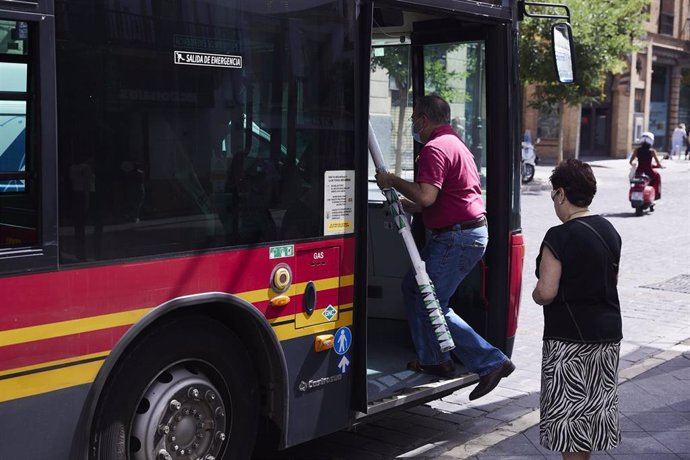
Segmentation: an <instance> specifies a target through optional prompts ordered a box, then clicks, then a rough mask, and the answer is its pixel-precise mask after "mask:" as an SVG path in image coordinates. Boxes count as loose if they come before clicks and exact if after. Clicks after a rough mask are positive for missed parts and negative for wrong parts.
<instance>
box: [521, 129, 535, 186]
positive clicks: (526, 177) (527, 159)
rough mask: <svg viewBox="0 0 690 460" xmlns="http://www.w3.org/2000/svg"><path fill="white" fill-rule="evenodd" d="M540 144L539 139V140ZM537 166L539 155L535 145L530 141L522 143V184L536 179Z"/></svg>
mask: <svg viewBox="0 0 690 460" xmlns="http://www.w3.org/2000/svg"><path fill="white" fill-rule="evenodd" d="M537 143H539V139H537ZM536 164H537V154H536V152H535V151H534V145H533V144H532V143H531V142H529V141H522V170H521V176H522V183H523V184H526V183H528V182H531V181H532V179H534V169H535V165H536Z"/></svg>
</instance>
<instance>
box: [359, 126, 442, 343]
mask: <svg viewBox="0 0 690 460" xmlns="http://www.w3.org/2000/svg"><path fill="white" fill-rule="evenodd" d="M369 152H370V153H371V158H372V159H373V160H374V165H376V170H377V171H386V163H385V161H384V160H383V155H382V154H381V147H379V143H378V140H377V139H376V133H374V128H373V127H372V126H371V122H369ZM382 192H383V195H384V196H385V197H386V201H387V202H388V208H389V210H390V212H391V216H393V220H394V221H395V225H396V226H397V227H398V233H399V234H400V236H401V237H402V239H403V242H404V243H405V248H406V249H407V253H408V254H409V256H410V260H411V261H412V267H413V268H414V272H415V279H416V280H417V287H418V288H419V292H420V294H421V295H422V301H423V302H424V305H425V306H426V311H427V314H428V315H429V321H431V325H432V327H433V328H434V332H435V334H436V340H438V344H439V347H440V348H441V351H442V352H446V351H450V350H452V349H453V348H455V343H453V338H452V337H451V335H450V330H449V329H448V324H447V323H446V318H445V316H443V310H441V305H440V304H439V302H438V298H437V297H436V290H435V289H434V285H433V283H432V282H431V279H429V275H428V274H427V272H426V265H425V264H424V261H423V260H422V258H421V257H420V255H419V251H418V250H417V245H416V244H415V242H414V238H413V237H412V231H411V230H410V223H409V222H408V220H407V216H406V215H405V212H404V211H403V209H402V205H401V204H400V200H399V199H398V193H397V192H396V191H395V190H394V189H392V188H389V189H384V190H382Z"/></svg>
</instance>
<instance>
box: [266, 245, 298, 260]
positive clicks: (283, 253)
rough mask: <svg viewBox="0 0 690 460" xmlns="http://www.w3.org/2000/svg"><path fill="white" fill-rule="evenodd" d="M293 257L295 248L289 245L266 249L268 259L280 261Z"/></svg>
mask: <svg viewBox="0 0 690 460" xmlns="http://www.w3.org/2000/svg"><path fill="white" fill-rule="evenodd" d="M294 255H295V246H294V245H293V244H289V245H287V246H273V247H271V248H268V258H269V259H282V258H284V257H292V256H294Z"/></svg>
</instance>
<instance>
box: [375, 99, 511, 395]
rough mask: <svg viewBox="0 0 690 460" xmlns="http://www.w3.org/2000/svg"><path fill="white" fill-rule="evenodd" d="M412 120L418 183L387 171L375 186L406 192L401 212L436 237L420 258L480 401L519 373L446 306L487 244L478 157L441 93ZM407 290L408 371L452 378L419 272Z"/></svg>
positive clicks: (422, 103) (419, 104) (407, 281)
mask: <svg viewBox="0 0 690 460" xmlns="http://www.w3.org/2000/svg"><path fill="white" fill-rule="evenodd" d="M410 119H411V121H412V136H413V137H414V139H415V141H416V142H418V143H421V144H424V147H423V148H422V150H421V151H420V152H419V156H418V157H417V167H418V172H417V177H416V180H415V182H409V181H406V180H405V179H402V178H400V177H398V176H396V175H394V174H390V173H387V172H385V171H379V172H377V173H376V182H377V184H378V186H379V187H380V188H381V189H386V188H391V187H393V188H395V189H396V190H397V191H398V192H400V193H402V194H403V195H404V196H405V199H403V200H401V202H402V206H403V208H404V209H405V210H406V211H407V212H414V213H421V214H422V220H423V221H424V225H425V226H426V227H427V228H428V229H429V230H430V231H431V235H430V238H429V239H428V241H427V244H426V246H425V247H424V249H423V250H422V252H421V257H422V260H424V262H425V263H426V269H427V272H428V274H429V278H431V281H432V283H433V284H434V287H435V289H436V296H437V297H438V301H439V304H440V306H441V309H442V310H443V315H444V316H445V318H446V322H447V323H448V329H449V330H450V334H451V336H452V337H453V341H454V342H455V349H453V350H452V353H453V356H454V357H455V358H456V359H458V360H460V361H461V362H462V363H463V365H464V366H465V367H466V368H467V369H469V370H470V371H471V372H475V373H477V374H478V375H479V383H478V384H477V386H476V387H475V388H474V389H473V390H472V392H471V393H470V396H469V398H470V400H474V399H477V398H480V397H482V396H484V395H486V394H487V393H489V392H490V391H491V390H493V389H494V388H496V385H498V382H499V381H500V380H501V379H502V378H503V377H507V376H508V375H510V373H511V372H513V370H514V369H515V366H514V365H513V363H512V362H511V361H510V359H508V357H507V356H506V355H504V354H503V352H502V351H501V350H499V349H498V348H496V347H494V346H493V345H491V344H490V343H489V342H487V341H486V340H484V338H483V337H482V336H481V335H479V334H477V332H475V330H474V329H472V327H471V326H470V325H469V324H467V323H466V322H465V321H464V320H463V319H462V318H461V317H460V316H458V315H457V314H456V313H455V311H453V309H452V308H450V306H449V305H448V302H449V300H450V297H451V296H452V295H453V293H454V292H455V290H456V289H457V288H458V286H459V285H460V282H461V281H462V280H463V279H464V278H465V276H467V274H468V273H470V271H472V269H473V268H474V267H475V265H477V263H479V261H480V260H481V258H482V256H483V255H484V251H485V250H486V244H487V242H488V240H489V231H488V229H487V221H486V210H485V208H484V202H483V200H482V189H481V184H480V180H479V171H478V170H477V165H476V163H475V161H474V156H473V155H472V152H470V150H469V149H468V148H467V146H466V145H465V143H464V142H463V141H462V140H461V139H460V137H459V136H458V135H457V133H456V132H455V131H453V128H452V127H451V125H450V106H449V105H448V103H447V102H446V101H445V100H443V99H442V98H441V97H439V96H435V95H429V96H423V97H421V98H419V99H418V100H417V101H416V103H415V106H414V110H413V111H412V117H411V118H410ZM402 291H403V298H404V300H405V308H406V311H407V319H408V322H409V326H410V334H411V335H412V341H413V342H414V346H415V350H416V352H417V358H418V359H417V360H415V361H411V362H410V363H408V365H407V367H408V369H410V370H413V371H415V372H422V373H426V374H433V375H437V376H439V377H442V378H450V377H453V376H454V364H453V361H452V358H451V354H450V353H449V352H441V349H440V347H439V345H438V341H437V339H436V334H435V332H434V330H433V328H432V326H431V322H430V321H429V318H428V314H427V312H426V306H425V304H424V299H423V298H422V296H421V295H420V292H419V288H418V286H417V281H416V280H415V276H414V270H412V269H411V270H409V271H408V273H407V274H406V275H405V278H404V279H403V283H402Z"/></svg>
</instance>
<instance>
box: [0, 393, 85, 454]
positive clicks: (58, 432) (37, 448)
mask: <svg viewBox="0 0 690 460" xmlns="http://www.w3.org/2000/svg"><path fill="white" fill-rule="evenodd" d="M89 387H90V385H80V386H77V387H72V388H67V389H65V390H60V391H55V392H52V393H47V394H42V395H38V396H32V397H28V398H22V399H17V400H14V401H9V402H6V403H3V405H2V416H0V433H2V436H1V437H0V458H1V459H6V458H7V459H9V458H17V459H19V458H21V459H27V460H28V459H42V460H65V459H68V458H69V449H70V443H71V440H72V437H73V435H74V432H75V429H76V426H77V421H78V420H79V413H80V411H81V407H82V405H83V404H84V401H85V400H86V395H87V393H88V390H89Z"/></svg>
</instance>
